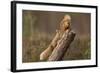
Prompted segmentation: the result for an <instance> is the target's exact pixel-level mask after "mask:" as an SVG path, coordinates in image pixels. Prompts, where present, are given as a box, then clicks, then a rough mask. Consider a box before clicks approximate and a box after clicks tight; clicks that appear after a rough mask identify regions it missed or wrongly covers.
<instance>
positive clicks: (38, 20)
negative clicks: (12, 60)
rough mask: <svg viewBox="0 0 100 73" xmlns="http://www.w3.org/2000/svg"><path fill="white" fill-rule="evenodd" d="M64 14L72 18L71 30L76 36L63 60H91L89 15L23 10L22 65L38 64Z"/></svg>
mask: <svg viewBox="0 0 100 73" xmlns="http://www.w3.org/2000/svg"><path fill="white" fill-rule="evenodd" d="M66 14H69V15H70V16H71V18H72V21H71V28H72V30H74V31H75V32H76V36H75V39H74V41H73V42H72V43H71V45H70V47H69V50H68V51H67V52H66V54H65V56H64V58H63V60H84V59H90V58H91V45H90V43H91V38H90V37H91V34H90V32H91V31H90V30H91V29H90V27H91V26H90V24H91V23H90V22H91V20H90V19H91V15H90V14H89V13H75V12H74V13H72V12H54V11H33V10H23V23H22V24H23V25H22V26H23V27H22V44H23V45H22V61H23V63H28V62H40V60H39V56H40V53H41V52H43V51H44V50H45V49H46V48H47V47H48V45H49V44H50V42H51V41H52V39H53V37H54V36H55V34H56V30H57V29H58V28H59V24H60V21H61V20H62V19H63V17H64V15H66Z"/></svg>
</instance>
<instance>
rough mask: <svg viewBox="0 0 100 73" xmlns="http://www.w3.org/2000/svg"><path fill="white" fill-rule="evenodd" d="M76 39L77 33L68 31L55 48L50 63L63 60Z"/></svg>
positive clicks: (49, 59)
mask: <svg viewBox="0 0 100 73" xmlns="http://www.w3.org/2000/svg"><path fill="white" fill-rule="evenodd" d="M74 37H75V33H74V32H73V31H69V32H68V31H67V30H66V31H65V33H64V34H63V36H62V38H61V39H60V40H59V41H58V43H57V46H56V47H55V48H54V50H53V52H52V54H51V55H50V56H49V58H48V61H60V60H62V59H63V57H64V54H65V53H66V51H67V50H68V48H69V46H70V44H71V42H72V41H73V40H74Z"/></svg>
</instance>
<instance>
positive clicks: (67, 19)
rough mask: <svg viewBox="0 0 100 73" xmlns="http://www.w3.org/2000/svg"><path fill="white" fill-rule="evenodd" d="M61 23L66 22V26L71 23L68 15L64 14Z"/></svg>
mask: <svg viewBox="0 0 100 73" xmlns="http://www.w3.org/2000/svg"><path fill="white" fill-rule="evenodd" d="M63 21H64V22H67V23H68V24H70V23H71V16H70V15H68V14H66V15H65V16H64V18H63Z"/></svg>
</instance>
